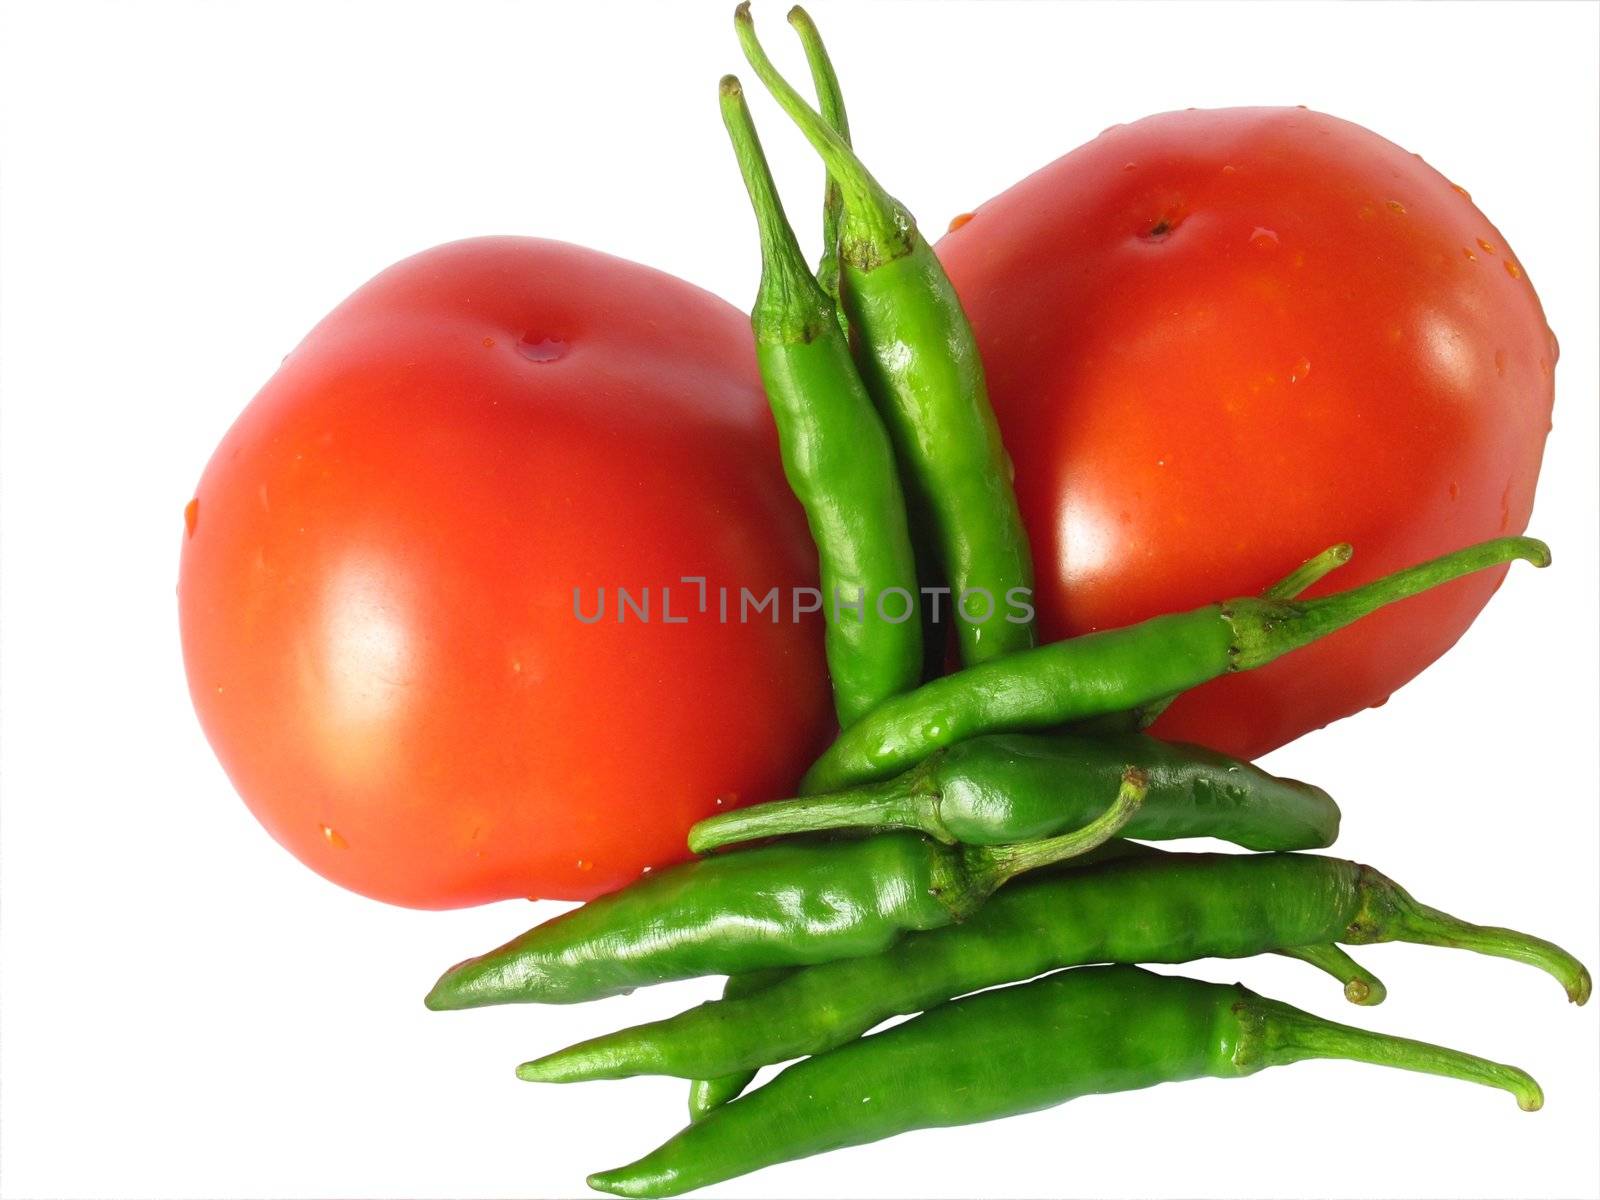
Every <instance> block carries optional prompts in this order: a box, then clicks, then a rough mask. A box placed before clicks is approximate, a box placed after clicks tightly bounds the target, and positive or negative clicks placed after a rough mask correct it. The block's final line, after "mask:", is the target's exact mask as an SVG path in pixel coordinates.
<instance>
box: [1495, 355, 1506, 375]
mask: <svg viewBox="0 0 1600 1200" xmlns="http://www.w3.org/2000/svg"><path fill="white" fill-rule="evenodd" d="M1494 373H1495V374H1496V375H1504V374H1505V373H1506V352H1505V351H1504V350H1496V351H1495V352H1494Z"/></svg>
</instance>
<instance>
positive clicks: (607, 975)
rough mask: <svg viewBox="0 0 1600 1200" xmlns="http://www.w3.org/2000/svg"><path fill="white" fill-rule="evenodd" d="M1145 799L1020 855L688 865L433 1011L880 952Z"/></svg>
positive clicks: (585, 994) (930, 854) (479, 972)
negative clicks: (908, 933) (904, 935)
mask: <svg viewBox="0 0 1600 1200" xmlns="http://www.w3.org/2000/svg"><path fill="white" fill-rule="evenodd" d="M1144 791H1145V784H1144V778H1143V776H1141V775H1140V774H1139V772H1138V771H1137V770H1134V769H1132V768H1130V769H1129V770H1128V771H1126V772H1124V774H1123V778H1122V784H1121V787H1120V788H1119V789H1118V791H1117V797H1116V799H1115V800H1114V801H1113V802H1112V804H1111V805H1110V807H1108V808H1107V809H1106V810H1105V812H1103V813H1102V814H1100V816H1098V817H1096V818H1095V819H1094V820H1093V821H1091V822H1089V824H1087V825H1085V826H1083V827H1082V828H1081V829H1076V830H1074V831H1073V832H1071V833H1066V834H1060V835H1058V836H1056V837H1053V838H1044V839H1042V840H1039V841H1034V842H1023V843H1019V844H1017V845H1012V846H961V847H953V846H945V845H941V844H940V843H938V842H933V841H930V840H928V839H927V838H925V837H922V836H921V835H919V834H912V833H885V834H879V835H878V836H876V837H870V838H862V839H860V840H859V841H853V842H836V843H833V844H830V845H820V846H818V845H811V846H802V845H795V844H792V843H780V844H778V845H774V846H766V847H763V848H761V849H758V850H747V851H744V852H742V853H739V854H723V855H719V856H717V857H716V858H708V859H700V860H699V861H697V862H691V863H685V864H683V865H682V866H677V867H672V868H669V869H668V870H666V871H661V872H659V873H656V874H652V875H650V876H648V877H647V878H645V879H641V880H640V881H639V882H637V883H634V884H632V885H631V886H629V887H626V888H623V889H622V890H621V891H618V892H612V893H610V894H609V895H606V896H601V897H600V898H599V899H597V900H592V901H590V902H589V903H588V904H585V905H584V906H583V907H582V908H579V909H577V910H575V911H573V912H569V913H564V914H563V915H561V916H559V917H556V918H555V919H554V920H551V921H546V922H545V923H544V924H543V925H539V926H537V927H535V928H534V929H532V930H530V931H528V932H527V933H525V934H523V935H522V936H521V937H519V938H517V939H515V940H514V941H511V942H508V943H507V944H506V945H504V946H501V947H500V948H499V949H498V950H493V951H490V952H489V953H488V954H485V955H482V956H480V957H478V958H473V959H468V960H467V961H466V962H463V963H459V964H457V965H456V966H454V967H452V968H451V969H450V970H448V971H446V972H445V974H444V975H443V977H441V978H440V980H439V982H438V983H436V984H434V986H433V990H432V991H431V992H429V993H428V997H427V1001H426V1003H427V1005H428V1007H429V1008H435V1009H452V1008H476V1007H479V1006H481V1005H486V1004H511V1003H543V1004H568V1003H575V1002H577V1001H581V1000H594V999H597V998H599V997H601V996H611V995H616V994H617V993H619V992H626V991H630V990H632V989H633V988H636V987H641V986H644V985H646V984H652V983H665V982H667V981H668V980H673V979H688V978H690V977H692V976H696V975H732V974H736V973H738V972H742V971H751V970H757V969H760V968H765V967H784V966H802V965H807V964H812V963H820V962H827V961H828V960H830V959H834V958H845V957H857V956H861V955H871V954H877V953H879V952H880V951H882V950H884V949H886V948H887V947H888V946H890V945H892V944H893V943H894V942H895V941H896V940H897V939H898V938H899V937H900V936H901V935H902V934H904V933H906V932H908V931H910V930H914V929H934V928H937V927H938V926H941V925H948V924H950V923H951V922H952V921H961V920H964V919H966V918H967V917H968V916H970V915H971V914H972V913H973V912H974V911H976V910H977V909H978V908H979V907H980V906H981V905H982V904H983V902H984V900H985V899H986V898H987V897H988V896H989V895H990V894H991V893H992V892H994V891H995V889H997V888H999V887H1000V886H1001V885H1002V884H1004V883H1005V882H1006V881H1007V880H1009V879H1012V878H1013V877H1015V876H1017V875H1020V874H1022V873H1023V872H1024V871H1031V870H1035V869H1037V868H1039V867H1046V866H1050V865H1051V864H1053V863H1057V862H1061V861H1064V860H1065V859H1068V858H1072V857H1074V856H1075V855H1078V854H1082V853H1084V852H1085V851H1088V850H1091V849H1093V848H1094V847H1096V846H1098V845H1100V844H1101V843H1102V842H1104V841H1106V840H1107V839H1108V838H1111V837H1113V836H1115V835H1116V833H1117V831H1118V830H1119V829H1121V828H1122V826H1123V825H1124V824H1126V823H1127V821H1128V819H1129V818H1130V817H1131V816H1132V815H1133V814H1134V813H1135V812H1137V811H1138V808H1139V805H1140V803H1141V802H1142V801H1143V800H1144ZM1306 940H1309V939H1306ZM699 1074H705V1072H700V1073H699Z"/></svg>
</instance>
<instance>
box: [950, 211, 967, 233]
mask: <svg viewBox="0 0 1600 1200" xmlns="http://www.w3.org/2000/svg"><path fill="white" fill-rule="evenodd" d="M970 220H972V214H971V213H969V212H965V213H957V214H956V215H955V216H953V217H951V218H950V227H949V228H948V229H946V230H945V232H946V233H954V232H955V231H956V230H958V229H960V228H961V227H962V226H963V225H965V224H966V223H967V222H968V221H970Z"/></svg>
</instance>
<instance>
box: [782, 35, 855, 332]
mask: <svg viewBox="0 0 1600 1200" xmlns="http://www.w3.org/2000/svg"><path fill="white" fill-rule="evenodd" d="M789 24H790V25H793V26H794V29H795V32H796V33H797V34H799V35H800V44H801V46H803V47H804V48H805V52H806V65H807V66H809V67H810V68H811V86H812V87H813V88H815V89H816V93H817V107H818V108H819V109H820V110H821V112H822V119H823V120H824V121H826V122H827V123H828V125H829V127H830V128H832V130H833V131H834V132H835V133H836V134H838V135H839V140H840V141H842V142H843V143H844V144H845V145H846V146H848V145H849V144H850V118H849V115H848V114H846V112H845V110H844V93H843V92H842V91H841V90H840V88H839V76H838V75H837V74H835V73H834V70H833V60H832V59H830V58H829V57H828V48H827V47H826V46H824V45H823V44H822V34H820V33H819V32H817V26H816V24H815V23H814V22H813V21H812V20H811V14H810V13H808V12H806V10H805V9H803V8H801V7H800V6H799V5H798V4H797V5H795V6H794V7H793V8H791V9H790V10H789ZM843 214H844V196H843V195H842V194H841V193H840V191H839V185H838V184H837V183H836V182H834V178H833V176H832V175H826V181H825V182H824V184H823V188H822V258H821V259H819V260H818V262H817V282H818V283H819V284H821V285H822V290H823V291H825V292H827V293H828V296H829V297H830V298H831V299H832V300H833V302H834V304H835V305H837V308H838V313H839V326H840V328H842V329H843V330H844V331H845V334H846V335H847V336H848V335H849V332H850V326H849V318H848V317H846V316H845V313H844V305H843V304H840V303H839V226H840V222H841V221H842V219H843Z"/></svg>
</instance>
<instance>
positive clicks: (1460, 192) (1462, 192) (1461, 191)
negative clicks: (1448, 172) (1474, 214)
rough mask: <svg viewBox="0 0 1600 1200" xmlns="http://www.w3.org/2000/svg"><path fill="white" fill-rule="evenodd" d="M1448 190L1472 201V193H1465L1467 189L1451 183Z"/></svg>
mask: <svg viewBox="0 0 1600 1200" xmlns="http://www.w3.org/2000/svg"><path fill="white" fill-rule="evenodd" d="M1450 188H1451V190H1452V191H1454V192H1456V193H1457V194H1458V195H1461V196H1465V197H1466V198H1467V199H1468V200H1471V199H1472V193H1471V192H1469V191H1467V189H1466V188H1464V187H1462V186H1461V185H1460V184H1459V183H1452V184H1451V185H1450Z"/></svg>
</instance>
